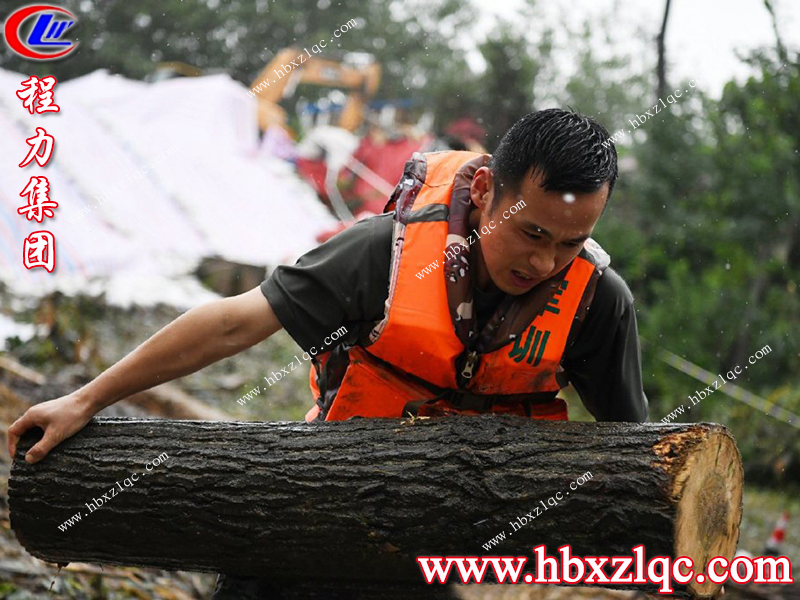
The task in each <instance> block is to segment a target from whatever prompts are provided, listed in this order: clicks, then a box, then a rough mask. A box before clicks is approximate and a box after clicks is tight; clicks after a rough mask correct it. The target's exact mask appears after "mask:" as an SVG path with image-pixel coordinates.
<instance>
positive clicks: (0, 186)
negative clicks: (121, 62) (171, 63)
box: [0, 69, 336, 306]
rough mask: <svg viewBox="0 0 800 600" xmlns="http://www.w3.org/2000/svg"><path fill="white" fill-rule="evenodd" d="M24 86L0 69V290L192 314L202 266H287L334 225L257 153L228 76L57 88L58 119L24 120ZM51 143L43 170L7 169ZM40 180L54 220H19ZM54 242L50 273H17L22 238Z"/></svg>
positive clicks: (310, 195)
mask: <svg viewBox="0 0 800 600" xmlns="http://www.w3.org/2000/svg"><path fill="white" fill-rule="evenodd" d="M27 78H28V75H23V74H19V73H13V72H10V71H3V70H2V69H0V90H2V93H0V139H2V143H0V280H2V281H3V282H5V283H7V284H9V285H10V287H11V289H12V290H14V291H15V292H17V293H21V294H26V295H38V294H41V293H45V292H49V291H52V290H54V289H60V290H62V291H65V292H66V293H74V292H77V291H83V292H86V293H98V292H100V291H105V292H106V293H107V295H108V299H109V301H111V302H113V303H117V304H123V305H125V304H129V303H130V302H133V301H135V302H138V303H140V304H149V303H152V302H157V301H164V302H168V303H171V304H175V305H177V306H193V305H196V304H197V303H198V302H200V301H204V300H206V299H208V298H209V297H212V296H213V295H212V294H210V293H209V292H207V291H204V290H203V288H201V286H200V285H199V283H197V282H196V281H194V280H192V279H191V278H190V277H188V276H187V273H189V272H190V271H191V270H192V269H193V268H194V266H195V265H196V264H197V261H198V260H199V259H200V258H201V257H203V256H213V255H217V256H222V257H223V258H227V259H230V260H235V261H239V262H245V263H249V264H253V265H267V266H274V265H277V264H281V263H292V262H294V260H295V259H296V258H297V257H298V256H299V255H300V254H302V253H304V252H305V251H307V250H309V249H310V248H312V247H314V246H315V245H316V241H315V236H316V234H317V233H319V232H320V231H323V230H326V229H328V228H330V227H331V226H332V225H334V224H335V222H336V220H335V219H334V217H332V216H331V215H330V213H329V212H328V210H327V209H326V208H325V207H324V206H323V205H322V204H321V203H320V202H319V200H318V199H317V197H316V195H315V193H314V192H313V190H312V189H311V187H310V186H308V185H307V184H306V183H305V182H304V181H302V180H301V179H300V177H299V176H298V175H297V174H296V173H295V171H294V169H293V167H292V165H291V164H289V163H287V162H285V161H284V160H282V159H280V158H277V157H274V156H271V155H270V154H268V153H267V152H264V151H263V150H261V149H260V148H259V144H260V142H259V138H258V131H257V127H256V116H255V113H256V105H255V100H254V99H253V98H250V97H249V96H248V95H247V90H246V88H245V87H244V86H243V85H241V84H239V83H237V82H235V81H233V80H232V79H231V78H230V77H228V76H227V75H213V76H208V77H197V78H182V79H171V80H167V81H162V82H158V83H153V84H149V83H144V82H140V81H132V80H128V79H125V78H124V77H121V76H117V75H110V74H109V73H108V72H106V71H104V70H100V71H95V72H94V73H91V74H89V75H86V76H84V77H80V78H77V79H74V80H70V81H66V82H63V83H58V84H56V86H55V88H54V90H53V91H54V101H55V103H56V104H57V105H58V106H60V108H61V111H60V112H59V113H45V114H43V115H39V114H34V115H30V114H29V113H28V111H27V110H26V109H24V108H23V106H22V101H20V100H19V99H18V98H17V97H16V96H15V91H16V90H18V89H20V87H21V86H20V83H21V82H22V81H23V80H25V79H27ZM36 127H44V128H45V129H46V130H47V133H48V134H50V135H52V136H54V137H55V150H54V152H53V156H52V158H51V160H50V162H49V163H48V164H47V165H46V166H45V167H39V166H38V165H37V164H36V163H35V162H32V163H31V164H29V165H27V166H26V167H24V168H20V167H18V166H17V165H18V164H19V163H20V162H22V160H23V159H24V158H25V156H26V155H27V154H28V150H29V146H28V145H27V144H26V142H25V139H26V138H29V137H32V136H34V135H35V134H36ZM32 176H46V177H47V178H48V180H49V182H50V199H51V200H54V201H56V202H58V208H57V209H55V217H54V218H45V219H44V221H43V222H42V223H41V224H40V223H38V222H37V221H35V220H34V221H28V220H27V219H26V218H25V216H24V215H20V214H18V213H17V209H18V208H20V207H22V206H24V205H25V204H26V199H25V198H23V197H20V196H19V194H20V192H21V191H22V190H23V189H24V188H25V186H26V185H27V183H28V180H29V179H30V177H32ZM38 230H47V231H50V232H51V233H52V234H53V235H54V236H55V240H56V242H55V244H56V268H55V270H54V271H53V273H47V272H46V271H45V270H44V269H42V268H36V269H31V270H28V269H25V267H24V266H23V264H22V247H23V239H24V238H25V237H27V235H28V234H29V233H31V232H33V231H38Z"/></svg>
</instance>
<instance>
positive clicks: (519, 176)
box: [8, 109, 647, 599]
mask: <svg viewBox="0 0 800 600" xmlns="http://www.w3.org/2000/svg"><path fill="white" fill-rule="evenodd" d="M608 140H609V134H608V132H607V131H606V130H605V129H604V128H603V127H602V126H601V125H599V124H597V123H596V122H594V121H593V120H592V119H589V118H586V117H583V116H580V115H577V114H575V113H572V112H569V111H564V110H559V109H550V110H544V111H539V112H536V113H531V114H529V115H527V116H526V117H524V118H523V119H521V120H520V121H518V122H517V123H516V124H515V125H514V126H513V127H512V128H511V129H510V130H509V131H508V132H507V133H506V135H505V136H504V137H503V139H502V141H501V143H500V146H499V147H498V149H497V151H496V152H495V154H494V156H493V157H490V156H488V155H483V154H478V153H471V152H441V153H432V154H427V155H415V156H414V158H413V159H412V160H410V161H409V162H408V163H407V164H406V171H405V173H404V175H403V178H402V180H401V182H400V184H399V185H398V186H397V188H396V189H395V192H394V193H393V194H392V197H391V198H390V201H389V204H388V205H387V209H388V212H387V213H385V214H382V215H379V216H376V217H373V218H370V219H366V220H364V221H362V222H360V223H357V224H356V225H354V226H353V227H351V228H350V229H348V230H346V231H344V232H342V233H340V234H338V235H337V236H335V237H333V238H331V239H330V240H328V241H327V242H325V243H324V244H322V245H321V246H319V247H317V248H315V249H314V250H312V251H310V252H308V253H307V254H305V255H304V256H302V257H301V258H300V259H299V260H298V261H297V263H296V264H295V265H294V266H283V267H279V268H277V269H276V270H275V272H274V273H273V274H272V275H271V276H270V277H269V278H268V279H267V280H266V281H265V282H263V283H262V284H261V286H260V289H254V290H251V291H250V292H247V293H244V294H241V295H240V296H236V297H233V298H226V299H221V300H217V301H214V302H211V303H208V304H206V305H203V306H200V307H197V308H194V309H192V310H190V311H188V312H187V313H186V314H184V315H182V316H181V317H179V318H178V319H176V320H175V321H174V322H173V323H171V324H169V325H168V326H167V327H165V328H164V329H163V330H161V331H159V332H158V333H156V334H155V335H154V336H153V337H151V338H150V339H149V340H147V341H146V342H145V343H144V344H142V345H141V346H140V347H138V348H137V349H136V350H134V351H133V352H132V353H131V354H129V355H128V356H126V357H125V358H123V359H122V360H121V361H120V362H119V363H117V364H116V365H114V366H113V367H111V368H110V369H108V370H107V371H106V372H104V373H103V374H101V375H100V376H99V377H98V378H97V379H95V380H94V381H92V382H91V383H89V384H87V385H86V386H84V387H83V388H81V389H80V390H77V391H76V392H73V393H72V394H69V395H68V396H64V397H62V398H58V399H56V400H51V401H49V402H45V403H42V404H39V405H37V406H34V407H31V408H30V409H29V410H28V411H27V412H26V413H25V414H24V415H23V416H22V417H21V418H20V419H19V420H17V421H16V422H15V423H14V424H13V425H12V426H11V427H10V428H9V435H8V438H9V451H10V452H11V453H13V451H14V449H15V447H16V443H17V440H18V439H19V436H20V435H21V434H22V433H23V432H24V431H26V430H27V429H29V428H31V427H33V426H39V427H41V428H43V429H44V431H45V433H44V437H43V438H42V440H41V441H40V442H39V443H37V444H36V445H35V446H34V447H33V448H31V450H30V451H29V452H28V454H27V455H26V460H28V461H29V462H37V461H38V460H41V459H42V458H43V457H44V456H45V455H46V454H47V452H49V451H50V449H52V448H53V447H54V446H55V445H57V444H58V443H60V442H61V441H63V440H64V439H66V438H67V437H69V436H71V435H73V434H74V433H75V432H77V431H79V430H80V429H81V428H82V427H83V426H84V425H85V424H86V423H87V422H88V421H89V420H90V419H91V417H92V415H94V414H95V413H96V412H97V411H99V410H100V409H102V408H104V407H106V406H108V405H110V404H112V403H114V402H116V401H117V400H120V399H122V398H125V397H127V396H129V395H131V394H133V393H136V392H138V391H141V390H144V389H147V388H149V387H152V386H154V385H157V384H159V383H164V382H166V381H170V380H172V379H175V378H177V377H181V376H183V375H187V374H189V373H192V372H194V371H196V370H198V369H200V368H202V367H204V366H206V365H208V364H211V363H212V362H215V361H217V360H220V359H222V358H225V357H228V356H232V355H233V354H236V353H238V352H240V351H242V350H244V349H246V348H248V347H250V346H252V345H254V344H256V343H257V342H260V341H262V340H264V339H266V338H268V337H269V336H270V335H272V334H273V333H275V332H276V331H278V330H279V329H280V328H281V327H284V328H286V330H287V331H288V332H289V334H290V335H291V336H292V337H293V338H294V339H295V341H297V343H298V344H299V345H300V346H302V347H303V349H304V350H306V351H307V352H308V353H309V355H313V359H312V362H313V367H312V370H311V381H310V383H311V388H312V391H313V396H314V400H315V405H314V406H313V407H312V408H311V410H309V413H308V414H307V415H306V420H308V421H312V420H342V419H346V418H349V417H352V416H362V417H382V416H396V417H400V416H402V415H407V414H412V415H414V414H416V415H449V414H456V413H461V414H477V413H481V412H487V411H488V412H502V413H510V414H518V415H521V416H526V417H530V418H536V419H562V420H563V419H567V408H566V404H565V403H564V401H563V400H562V399H560V398H558V397H557V396H556V394H557V392H558V390H559V389H561V388H562V387H564V386H565V385H567V383H572V385H573V386H574V387H575V388H576V390H577V391H578V393H579V395H580V397H581V400H582V401H583V403H584V405H585V406H586V407H587V409H588V410H589V411H590V412H591V413H592V414H593V415H594V416H595V418H596V419H598V420H604V421H637V422H640V421H644V420H645V419H646V417H647V399H646V397H645V395H644V392H643V391H642V383H641V364H640V350H639V340H638V333H637V328H636V316H635V312H634V309H633V297H632V296H631V293H630V291H629V290H628V288H627V286H626V285H625V283H624V282H623V280H622V279H621V278H620V277H619V276H618V275H617V274H616V273H615V272H614V271H613V270H612V269H611V268H610V267H609V266H608V264H609V260H610V259H609V256H608V255H607V254H606V253H605V252H604V251H603V249H602V248H601V247H600V246H599V245H598V244H597V243H596V242H594V241H593V240H591V239H590V235H591V233H592V231H593V229H594V226H595V224H596V223H597V220H598V219H599V218H600V215H601V214H602V212H603V211H604V210H605V207H606V205H607V202H608V198H609V197H610V195H611V192H612V190H613V187H614V183H615V181H616V178H617V156H616V150H615V148H614V145H613V142H612V143H611V144H608V145H607V146H608V147H604V146H603V143H604V142H607V141H608ZM440 261H441V262H442V263H444V264H442V266H441V268H440ZM342 326H344V327H346V330H347V332H348V333H347V334H346V335H345V336H344V337H343V338H340V339H339V340H337V341H335V342H332V341H330V340H331V339H332V336H330V335H329V334H330V333H331V332H334V331H337V330H339V328H340V327H342ZM323 338H325V341H326V344H322V341H323ZM327 342H330V343H327ZM323 346H324V347H323ZM320 350H323V352H321V353H320ZM270 385H272V383H270ZM237 586H238V587H237ZM248 586H249V587H248ZM259 586H263V587H259ZM246 589H249V590H250V591H249V592H248V591H246ZM266 590H267V584H266V583H265V582H260V581H259V580H257V579H255V578H239V579H237V580H234V579H233V578H229V579H228V581H227V582H226V580H225V578H224V577H221V578H220V581H219V585H218V590H217V592H216V594H215V598H218V599H221V598H227V597H240V598H241V597H246V596H247V594H253V595H254V597H258V595H259V594H262V595H263V594H265V593H267V592H266Z"/></svg>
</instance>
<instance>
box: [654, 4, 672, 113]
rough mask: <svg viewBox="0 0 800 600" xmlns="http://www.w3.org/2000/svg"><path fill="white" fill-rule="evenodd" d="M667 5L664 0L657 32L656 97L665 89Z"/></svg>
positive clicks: (662, 93) (664, 91)
mask: <svg viewBox="0 0 800 600" xmlns="http://www.w3.org/2000/svg"><path fill="white" fill-rule="evenodd" d="M669 5H670V0H666V3H665V4H664V19H663V21H661V31H659V32H658V38H657V39H656V43H657V46H658V65H657V66H656V80H657V84H656V93H657V94H658V97H657V98H656V102H658V100H659V99H660V98H663V97H664V96H665V94H666V91H667V42H666V40H667V22H668V21H669Z"/></svg>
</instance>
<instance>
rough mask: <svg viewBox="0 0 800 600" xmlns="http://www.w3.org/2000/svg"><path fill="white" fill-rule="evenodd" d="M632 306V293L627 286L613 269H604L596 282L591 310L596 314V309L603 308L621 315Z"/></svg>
mask: <svg viewBox="0 0 800 600" xmlns="http://www.w3.org/2000/svg"><path fill="white" fill-rule="evenodd" d="M632 305H633V293H632V292H631V290H630V288H629V287H628V284H627V283H626V282H625V280H624V279H623V278H622V276H621V275H620V274H619V273H617V272H616V271H615V270H614V269H612V268H611V267H606V268H605V269H604V270H603V273H602V274H601V275H600V278H599V279H598V280H597V288H596V290H595V293H594V299H593V300H592V304H591V308H592V309H594V310H595V312H597V308H598V307H603V308H606V311H613V312H614V313H617V314H621V313H623V312H624V311H625V310H626V309H628V308H629V307H630V306H632Z"/></svg>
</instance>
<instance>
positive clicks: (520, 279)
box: [511, 269, 541, 288]
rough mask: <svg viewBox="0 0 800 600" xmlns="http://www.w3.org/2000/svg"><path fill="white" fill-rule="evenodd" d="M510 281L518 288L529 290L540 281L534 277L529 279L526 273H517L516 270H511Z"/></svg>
mask: <svg viewBox="0 0 800 600" xmlns="http://www.w3.org/2000/svg"><path fill="white" fill-rule="evenodd" d="M511 281H512V282H513V283H514V285H516V286H517V287H520V288H530V287H533V286H534V285H535V284H537V283H539V282H540V281H541V279H537V278H535V277H531V276H530V275H528V274H527V273H523V272H522V271H517V270H516V269H512V270H511Z"/></svg>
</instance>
